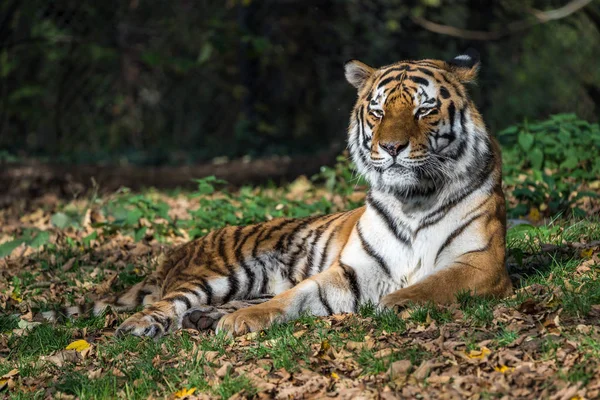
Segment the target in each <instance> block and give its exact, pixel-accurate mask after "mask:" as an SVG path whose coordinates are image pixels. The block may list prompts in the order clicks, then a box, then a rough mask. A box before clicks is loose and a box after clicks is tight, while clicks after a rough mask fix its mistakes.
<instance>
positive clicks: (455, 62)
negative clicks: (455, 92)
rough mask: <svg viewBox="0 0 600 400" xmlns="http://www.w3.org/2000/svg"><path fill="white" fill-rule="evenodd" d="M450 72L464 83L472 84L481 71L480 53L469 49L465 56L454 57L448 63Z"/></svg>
mask: <svg viewBox="0 0 600 400" xmlns="http://www.w3.org/2000/svg"><path fill="white" fill-rule="evenodd" d="M446 64H447V65H448V70H449V71H450V72H452V73H453V74H454V75H455V76H456V77H457V78H458V80H460V81H461V82H463V83H467V82H472V81H474V80H475V79H476V78H477V72H478V71H479V64H480V63H479V53H478V52H477V51H476V50H474V49H468V50H467V51H465V52H464V53H463V54H460V55H458V56H456V57H454V58H453V59H452V60H450V61H448V62H447V63H446Z"/></svg>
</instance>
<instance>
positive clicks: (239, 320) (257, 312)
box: [217, 306, 283, 335]
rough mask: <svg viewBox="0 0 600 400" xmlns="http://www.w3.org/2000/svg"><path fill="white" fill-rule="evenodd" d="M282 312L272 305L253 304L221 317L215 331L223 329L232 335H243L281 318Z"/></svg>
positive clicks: (265, 326)
mask: <svg viewBox="0 0 600 400" xmlns="http://www.w3.org/2000/svg"><path fill="white" fill-rule="evenodd" d="M282 316H283V313H282V312H281V311H280V310H279V309H277V308H274V307H261V306H254V307H248V308H244V309H242V310H238V311H236V312H234V313H231V314H229V315H226V316H224V317H223V318H221V320H220V321H219V323H218V325H217V333H219V332H221V331H224V332H228V333H230V334H233V335H243V334H246V333H249V332H257V331H261V330H263V329H266V328H268V327H269V326H270V325H271V324H273V322H276V321H279V320H281V318H282Z"/></svg>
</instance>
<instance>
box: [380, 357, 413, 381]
mask: <svg viewBox="0 0 600 400" xmlns="http://www.w3.org/2000/svg"><path fill="white" fill-rule="evenodd" d="M411 367H412V363H411V362H410V361H409V360H399V361H394V362H393V363H392V365H390V367H389V368H388V370H387V372H386V375H387V376H388V377H389V378H390V379H394V378H395V377H397V376H403V375H407V374H408V371H409V370H410V369H411Z"/></svg>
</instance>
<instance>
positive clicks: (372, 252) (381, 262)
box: [356, 221, 392, 278]
mask: <svg viewBox="0 0 600 400" xmlns="http://www.w3.org/2000/svg"><path fill="white" fill-rule="evenodd" d="M356 231H357V232H358V238H359V239H360V243H361V245H362V247H363V249H364V250H365V251H366V252H367V254H368V255H369V257H371V258H372V259H373V260H375V262H377V265H379V268H381V269H382V270H383V272H385V274H386V275H387V276H388V277H390V278H391V277H392V273H391V272H390V268H389V267H388V265H387V264H386V262H385V260H384V259H383V257H381V256H380V255H379V254H377V252H375V249H373V247H371V245H370V244H369V242H367V240H366V239H365V237H364V235H363V233H362V229H361V228H360V221H359V223H358V224H356Z"/></svg>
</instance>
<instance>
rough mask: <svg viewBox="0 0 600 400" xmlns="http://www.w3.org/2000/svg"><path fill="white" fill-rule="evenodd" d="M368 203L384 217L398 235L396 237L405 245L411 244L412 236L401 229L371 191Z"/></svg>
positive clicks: (389, 226)
mask: <svg viewBox="0 0 600 400" xmlns="http://www.w3.org/2000/svg"><path fill="white" fill-rule="evenodd" d="M367 204H369V205H371V206H372V207H373V209H374V210H375V212H376V213H377V215H379V216H380V217H381V219H383V221H384V222H385V223H386V225H387V226H388V228H389V230H390V231H391V232H392V233H393V234H394V236H396V238H397V239H398V240H399V241H400V242H402V243H403V244H405V245H409V244H410V238H409V237H407V236H406V233H405V232H404V231H401V230H400V229H399V228H398V225H396V223H395V222H394V221H393V220H392V217H391V216H390V215H389V214H388V213H387V212H386V211H385V210H384V209H383V207H381V204H379V202H378V201H377V200H375V199H374V198H373V196H372V194H371V192H369V194H368V195H367Z"/></svg>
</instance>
